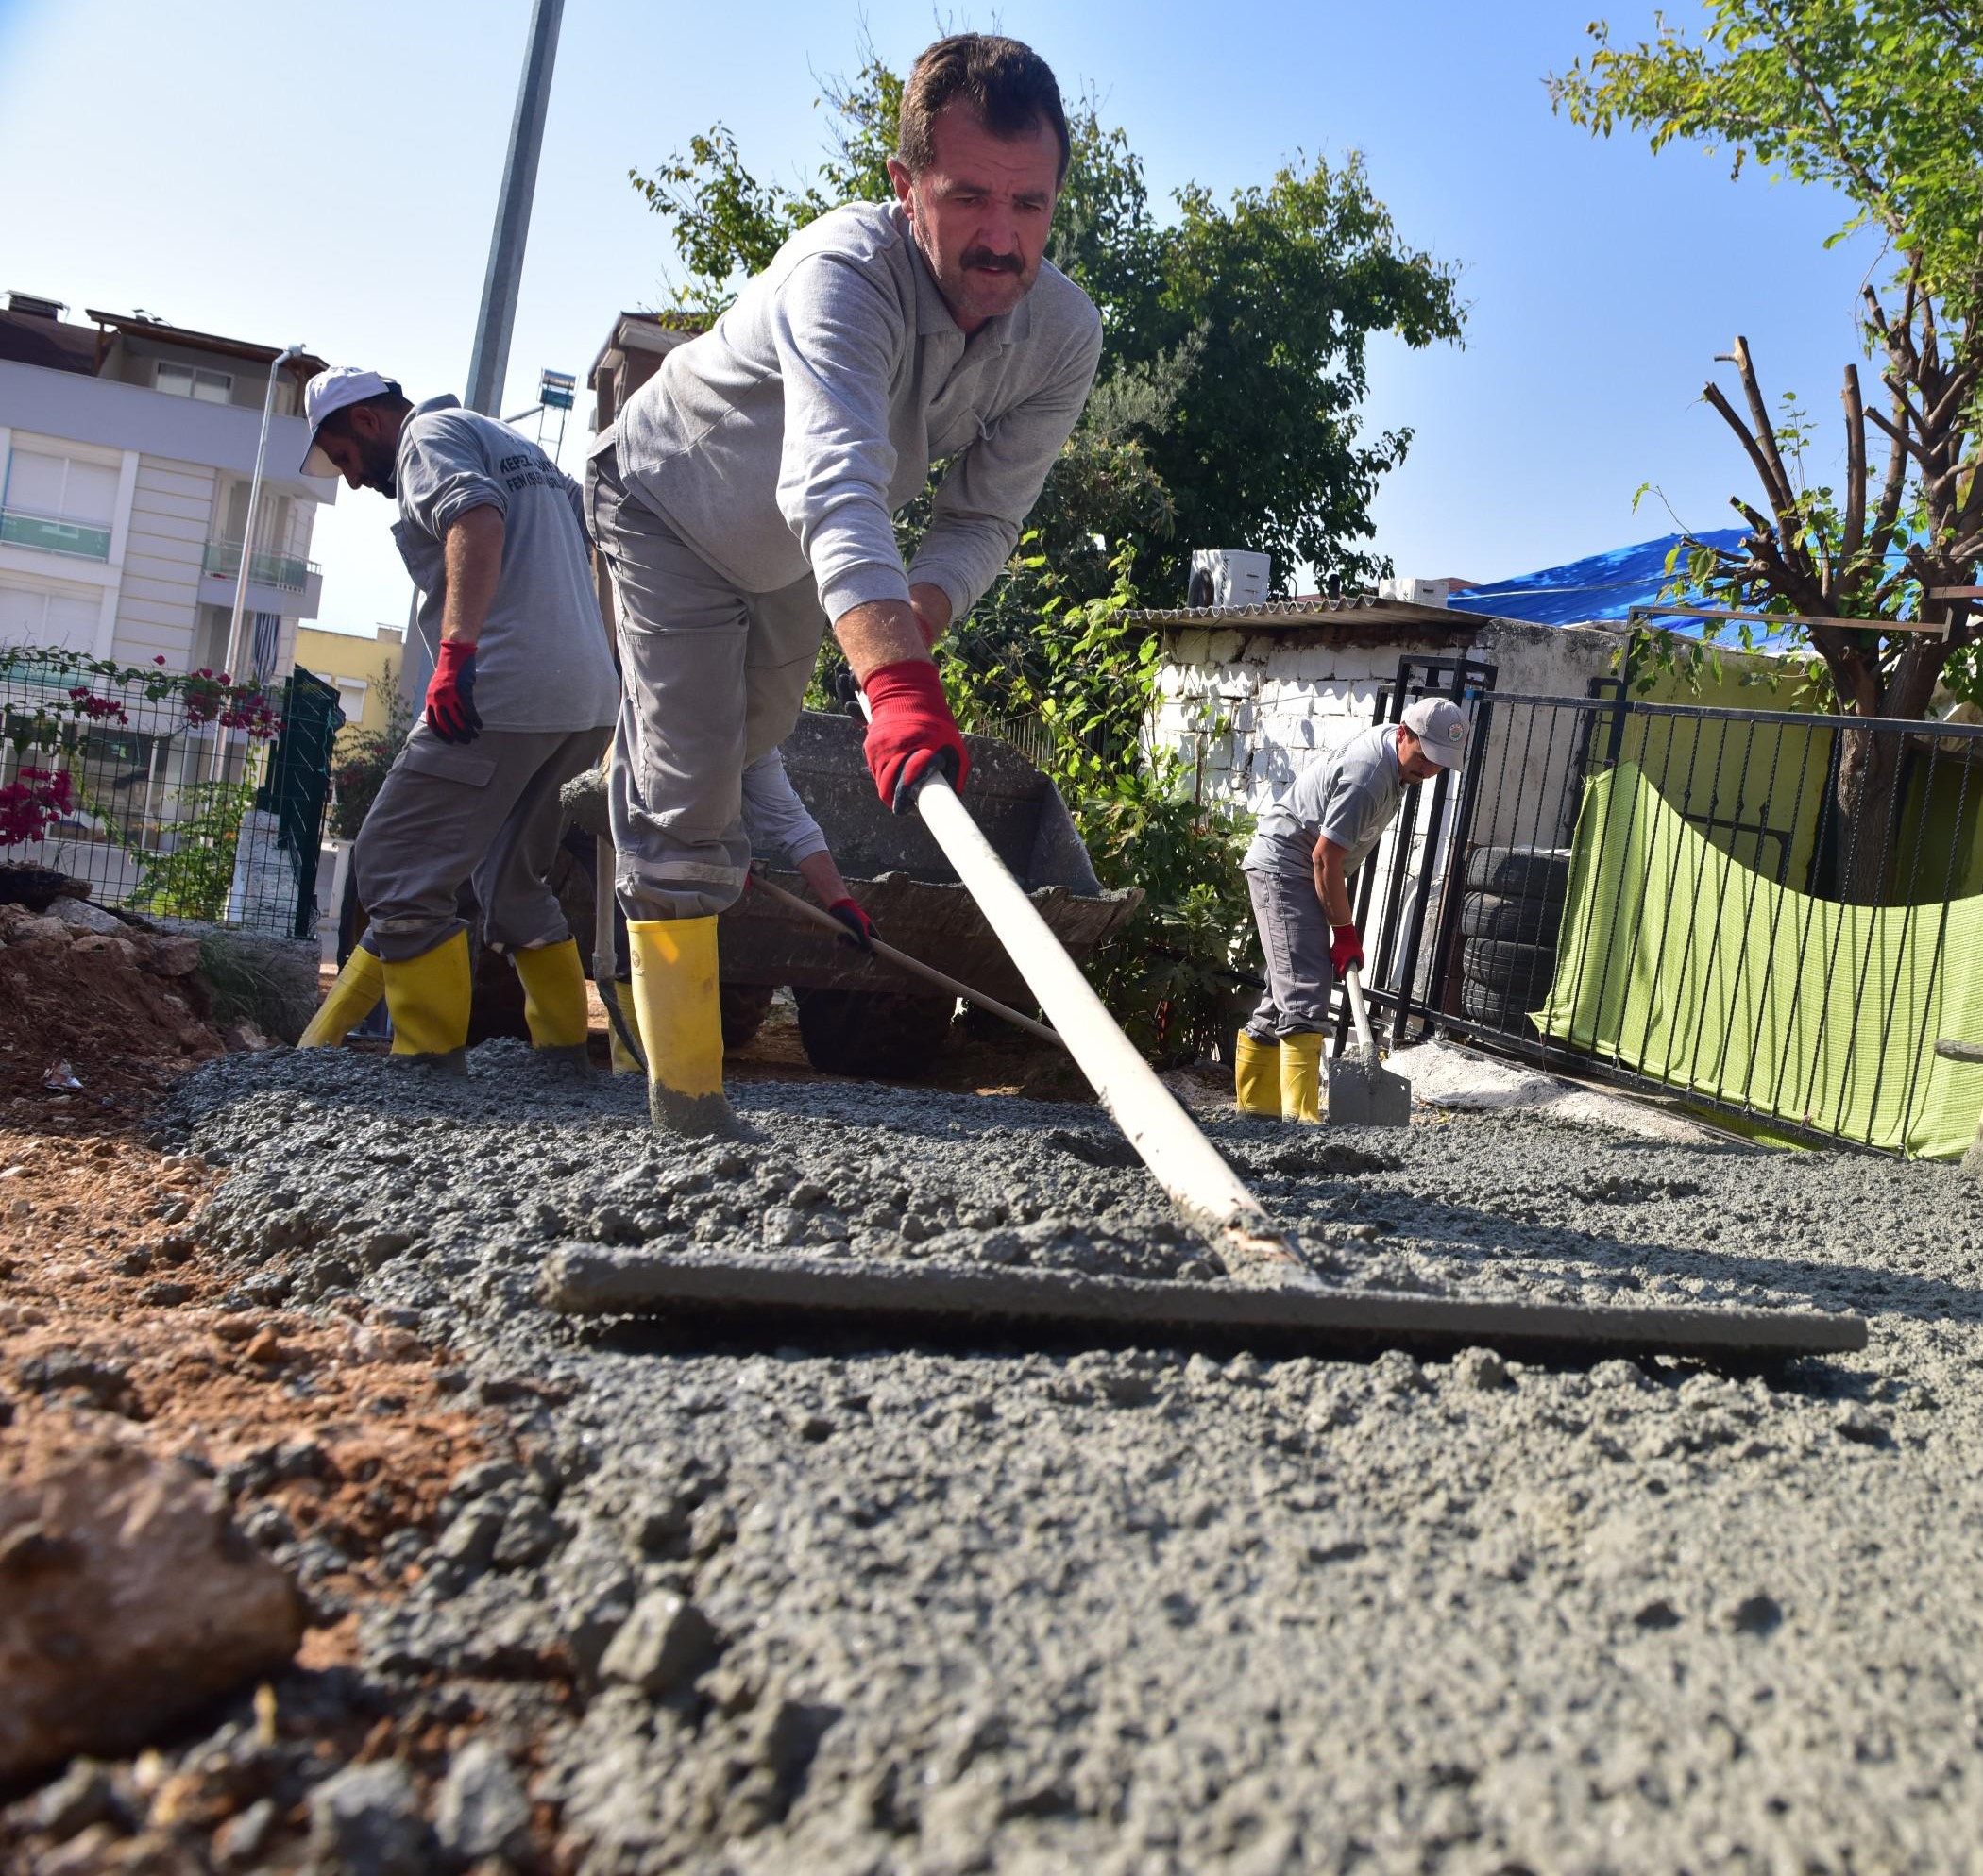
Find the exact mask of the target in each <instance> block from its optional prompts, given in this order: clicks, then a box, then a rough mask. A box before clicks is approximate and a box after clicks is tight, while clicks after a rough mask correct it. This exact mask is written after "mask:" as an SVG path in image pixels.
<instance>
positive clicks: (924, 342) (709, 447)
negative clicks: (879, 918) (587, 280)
mask: <svg viewBox="0 0 1983 1876" xmlns="http://www.w3.org/2000/svg"><path fill="white" fill-rule="evenodd" d="M1067 159H1068V138H1067V120H1066V116H1065V113H1064V112H1063V110H1062V109H1061V103H1060V93H1059V87H1058V86H1057V85H1056V84H1055V82H1054V76H1053V74H1052V73H1051V72H1050V71H1049V70H1048V69H1047V67H1046V65H1045V63H1044V62H1043V61H1042V59H1040V58H1039V57H1038V56H1037V55H1036V54H1034V53H1033V52H1031V51H1029V50H1028V49H1027V48H1026V47H1025V46H1023V45H1020V44H1018V43H1017V42H1014V41H1012V40H1008V39H1000V38H994V37H987V36H984V35H980V34H976V33H963V34H958V35H957V36H956V37H954V38H950V39H945V40H941V41H940V42H938V43H937V44H935V45H933V46H931V47H930V48H929V49H928V50H927V51H926V52H924V54H923V56H922V57H921V58H920V59H917V61H916V64H915V67H914V69H913V70H912V71H911V72H910V74H909V77H908V81H907V85H906V86H905V87H904V91H903V98H902V114H901V127H900V144H899V148H898V152H897V154H896V155H895V156H894V157H893V158H891V159H890V163H889V174H890V177H891V178H892V180H893V182H894V186H895V195H896V199H895V200H894V201H893V202H890V203H886V204H866V203H864V204H857V205H854V206H851V207H847V208H841V209H837V210H835V211H832V212H831V213H829V214H826V215H822V216H821V217H820V219H819V220H817V221H815V222H813V223H812V224H811V225H810V226H809V227H807V228H805V229H804V230H803V231H802V232H800V233H799V234H797V235H795V236H793V238H792V239H791V240H790V241H788V242H787V243H786V245H784V246H783V247H782V248H781V249H779V251H778V253H777V254H776V255H775V256H774V257H773V258H772V260H771V264H770V265H769V266H768V267H767V268H766V269H765V270H764V272H762V273H761V274H759V275H758V276H757V277H756V278H755V279H753V280H751V281H750V282H749V283H748V284H747V285H746V286H745V287H744V289H743V291H742V293H741V294H739V295H738V296H737V300H736V302H735V303H734V304H733V305H732V306H731V307H730V309H729V310H728V311H727V312H726V313H723V315H722V317H721V318H720V319H719V320H718V321H717V323H716V325H715V326H714V327H713V328H712V329H711V330H709V331H708V332H706V333H704V334H703V335H702V336H701V337H700V338H697V339H694V340H691V341H690V342H689V343H688V344H687V345H685V346H678V347H676V349H674V350H673V351H671V352H669V355H668V357H667V359H666V361H665V362H664V363H663V364H662V366H661V369H660V370H659V371H658V372H657V373H656V374H655V375H654V377H653V378H652V379H650V380H648V382H647V383H646V384H644V385H642V386H641V387H640V389H639V390H637V391H636V392H635V393H634V395H633V396H632V397H630V398H629V399H628V400H627V403H626V406H625V408H624V409H623V410H622V411H621V412H620V414H619V418H618V419H617V421H616V422H615V423H614V424H613V425H612V426H611V428H610V429H608V430H607V431H605V432H604V433H603V434H602V436H601V437H600V439H599V441H598V443H597V445H596V446H595V448H594V449H593V453H592V460H591V465H590V468H589V471H588V475H587V483H586V493H587V499H588V504H589V506H588V514H589V516H590V519H591V524H592V534H593V538H594V540H595V541H596V542H597V543H598V545H599V549H600V551H601V552H602V554H603V555H604V557H605V560H606V562H607V565H608V566H609V568H610V570H611V573H612V577H613V587H614V593H615V596H616V600H617V610H618V614H619V646H620V668H621V675H622V682H623V696H622V700H621V703H620V711H619V727H618V731H617V733H616V737H615V742H614V751H613V776H612V789H611V816H612V827H613V842H614V846H615V848H616V850H617V853H618V855H619V858H618V864H617V869H616V871H617V878H616V882H615V883H616V886H617V887H618V889H619V901H620V904H621V906H622V907H623V909H624V910H625V913H626V916H627V920H628V932H629V935H630V949H631V954H632V966H633V990H634V1002H635V1006H636V1011H637V1014H638V1019H639V1027H640V1034H641V1040H642V1047H643V1049H644V1051H645V1053H646V1056H647V1060H648V1071H649V1106H650V1109H651V1111H652V1113H653V1119H654V1124H655V1125H656V1127H658V1128H661V1129H664V1130H677V1131H683V1132H691V1133H712V1132H722V1131H727V1130H728V1129H729V1128H730V1126H731V1125H732V1124H733V1121H732V1117H731V1114H730V1111H729V1107H728V1104H727V1103H726V1102H725V1100H724V1099H723V1093H722V1036H721V1027H720V1020H719V1017H718V1011H717V955H716V919H717V914H719V913H720V912H721V911H722V910H723V908H724V907H725V906H727V905H729V904H733V903H734V902H735V901H736V899H737V895H738V894H739V893H740V892H741V891H742V890H743V886H744V878H745V873H746V870H747V869H748V867H749V864H750V841H749V838H748V836H747V834H746V831H745V827H744V822H743V818H742V810H743V772H744V769H745V768H746V767H747V766H748V765H749V764H750V763H751V762H753V761H754V760H755V759H756V758H757V757H758V756H760V755H762V754H763V753H764V752H766V751H768V750H771V749H775V748H776V747H777V746H778V745H779V744H780V743H781V742H783V741H784V740H785V738H786V736H787V735H788V734H789V733H790V731H791V729H792V726H793V724H794V723H795V722H796V721H797V720H798V715H799V708H800V703H801V700H802V698H803V696H804V693H805V685H806V682H807V680H808V679H809V678H810V676H811V675H812V670H813V667H814V664H815V662H816V659H817V654H818V651H819V647H820V641H821V638H822V635H823V634H824V633H825V631H826V629H827V627H828V626H829V625H830V626H831V627H832V629H833V632H834V635H835V636H836V638H837V639H838V640H839V645H840V649H841V650H842V651H844V652H845V653H846V656H847V662H848V664H849V665H850V666H851V667H852V668H853V671H854V675H855V678H856V680H857V681H858V682H859V683H860V684H861V685H862V686H863V688H864V689H865V691H866V693H867V700H868V703H869V706H870V708H871V710H872V712H873V720H872V722H871V723H870V726H869V731H868V738H867V756H868V763H869V767H870V769H872V770H873V776H874V782H875V786H876V787H877V789H878V790H879V791H880V794H881V798H882V800H883V801H884V802H886V803H889V804H890V806H891V807H893V808H894V809H895V810H896V812H898V813H907V811H908V810H909V809H910V808H911V806H912V805H913V801H914V791H915V788H916V786H917V784H918V783H919V782H920V781H921V780H922V779H923V778H924V775H925V774H927V773H929V772H931V771H932V770H934V769H941V770H942V771H944V772H947V773H948V775H949V777H950V779H951V780H952V781H953V782H954V783H958V784H961V783H962V781H963V779H964V772H965V769H966V766H967V765H966V757H965V753H964V745H963V739H962V738H961V736H959V735H958V728H957V723H956V720H955V718H953V717H952V715H951V712H950V706H949V704H948V702H947V701H946V700H945V698H944V695H943V687H942V684H941V681H940V680H939V678H938V676H937V668H936V665H935V663H934V662H933V661H932V659H931V656H930V647H931V646H932V645H933V644H934V643H935V641H936V638H937V636H938V634H941V632H942V631H943V629H944V628H945V627H946V626H947V625H949V624H951V623H953V622H954V621H956V620H958V619H960V618H962V617H963V616H964V615H965V614H966V613H967V612H969V611H970V609H971V607H972V606H973V605H975V603H976V601H977V600H978V598H979V597H980V596H981V595H982V594H983V593H984V591H985V589H986V588H987V587H988V586H990V585H991V583H992V581H993V580H995V579H996V578H997V577H998V575H999V572H1000V570H1001V569H1002V568H1003V566H1004V565H1005V563H1006V560H1007V558H1008V555H1009V554H1010V553H1011V551H1012V549H1013V546H1014V544H1015V542H1016V541H1017V539H1018V536H1019V529H1020V524H1021V522H1022V521H1023V520H1024V519H1025V515H1026V513H1027V511H1028V510H1029V509H1030V508H1031V507H1032V505H1033V502H1034V501H1035V499H1037V498H1038V496H1039V493H1040V486H1041V483H1042V482H1043V481H1044V479H1045V476H1046V472H1047V470H1048V468H1049V467H1051V466H1052V465H1053V462H1054V459H1055V457H1056V456H1057V455H1058V454H1059V449H1060V446H1061V445H1062V444H1063V443H1064V442H1065V441H1066V440H1067V436H1068V433H1069V432H1070V431H1072V430H1073V428H1074V426H1075V421H1076V418H1077V417H1078V416H1079V415H1080V412H1081V406H1082V404H1083V403H1084V402H1085V401H1086V398H1087V396H1088V388H1089V385H1090V383H1091V382H1092V380H1093V377H1094V367H1095V361H1096V358H1097V357H1098V356H1099V353H1100V348H1101V321H1100V317H1099V315H1098V314H1097V313H1096V312H1095V310H1094V308H1093V306H1092V305H1091V304H1090V303H1089V300H1088V298H1087V296H1085V295H1084V294H1083V293H1082V292H1081V291H1080V289H1079V288H1078V287H1076V286H1075V285H1074V284H1073V282H1072V281H1070V280H1069V279H1067V278H1066V277H1065V276H1064V275H1063V274H1061V273H1059V272H1058V271H1057V270H1056V269H1055V268H1054V267H1053V266H1052V265H1050V264H1049V263H1047V262H1046V261H1045V259H1044V256H1045V251H1046V242H1047V234H1048V231H1049V229H1050V228H1051V226H1052V222H1053V212H1054V204H1055V200H1056V197H1057V196H1058V194H1059V187H1060V183H1061V181H1062V179H1063V178H1064V177H1065V176H1066V173H1067ZM946 459H947V462H948V467H947V469H946V470H945V473H944V475H943V479H942V482H941V484H940V485H939V487H938V488H937V490H936V493H935V496H934V499H933V502H932V506H931V515H930V523H929V526H928V528H927V529H926V530H925V532H924V535H923V539H922V541H921V544H920V545H919V547H918V549H917V550H916V553H915V557H914V559H913V561H912V563H911V564H910V565H909V566H907V568H906V569H905V567H904V566H903V563H902V557H901V554H900V551H899V550H898V549H897V547H896V544H895V533H894V527H893V518H894V515H895V514H896V513H897V512H898V511H899V510H900V509H902V508H903V507H905V506H906V505H907V503H908V502H909V501H910V500H911V499H914V498H915V497H916V496H917V495H919V494H920V493H921V492H922V490H923V489H924V486H925V484H926V482H927V481H928V477H929V472H930V465H932V464H933V463H936V462H939V461H944V460H946Z"/></svg>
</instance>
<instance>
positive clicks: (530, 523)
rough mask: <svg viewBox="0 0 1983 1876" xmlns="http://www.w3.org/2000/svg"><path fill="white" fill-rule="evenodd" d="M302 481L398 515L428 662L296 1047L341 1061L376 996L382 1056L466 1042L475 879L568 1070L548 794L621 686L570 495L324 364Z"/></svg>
mask: <svg viewBox="0 0 1983 1876" xmlns="http://www.w3.org/2000/svg"><path fill="white" fill-rule="evenodd" d="M303 397H304V414H305V416H306V418H307V420H308V422H309V425H310V453H309V455H308V457H307V458H306V459H305V461H304V464H303V468H304V472H305V473H306V474H309V475H341V476H343V478H344V479H345V481H346V482H348V483H349V484H350V486H351V487H353V488H369V489H374V490H376V491H377V492H378V493H380V494H381V495H384V496H389V497H391V498H393V499H395V500H396V501H397V503H398V520H397V521H396V522H394V524H393V538H394V539H395V540H396V541H397V542H398V547H399V554H400V557H401V559H403V560H404V561H405V562H406V570H407V572H408V573H410V574H411V575H412V576H413V581H414V584H415V586H416V587H417V588H418V589H419V594H420V613H419V621H418V624H419V630H420V633H421V635H422V636H423V637H425V638H426V640H427V643H428V649H429V651H431V652H432V654H433V659H434V670H433V679H432V683H430V684H429V685H428V686H427V697H426V708H425V710H424V712H423V714H422V717H421V720H420V721H419V722H417V723H415V725H414V729H413V734H412V735H409V736H408V737H407V739H406V746H405V748H404V749H402V750H401V751H400V752H399V755H398V760H397V761H395V762H394V764H393V767H392V772H391V773H390V774H388V775H387V776H386V778H385V781H384V783H383V784H382V785H381V787H380V790H379V798H378V800H377V801H375V802H374V803H372V807H371V811H370V813H368V814H367V815H366V816H365V820H364V827H362V828H361V829H360V830H359V835H358V845H357V851H356V853H355V854H354V856H353V857H354V860H355V862H356V866H357V870H358V892H359V897H360V898H361V899H362V900H363V901H364V905H365V909H366V911H367V912H368V913H369V914H370V915H371V924H370V926H369V928H368V929H367V931H366V933H365V937H364V943H363V944H362V945H360V947H359V948H358V949H357V950H356V951H354V952H353V953H352V954H351V956H350V958H349V959H348V961H347V963H346V965H345V968H344V971H343V972H341V973H340V974H339V977H338V981H337V984H336V987H335V988H334V989H332V991H331V994H330V997H329V998H328V999H327V1000H326V1002H325V1004H324V1007H323V1008H322V1009H321V1010H320V1011H319V1012H318V1013H317V1017H316V1020H315V1021H314V1022H313V1023H312V1024H311V1026H310V1028H309V1029H308V1030H306V1031H305V1032H304V1036H303V1041H304V1043H305V1045H309V1046H314V1045H318V1044H326V1045H333V1046H334V1045H335V1044H336V1043H338V1042H340V1041H342V1040H343V1039H344V1037H345V1035H346V1033H347V1031H348V1030H349V1029H350V1028H351V1027H352V1025H353V1024H354V1023H357V1022H358V1021H360V1020H361V1019H362V1018H363V1017H364V1014H365V1012H366V1011H367V1010H369V1009H370V1008H371V1006H373V1005H374V1004H375V1003H376V1002H377V1001H378V999H379V997H380V995H381V992H382V993H383V995H384V997H385V1001H386V1006H387V1008H388V1009H389V1010H390V1011H391V1012H392V1018H393V1053H394V1054H395V1055H406V1056H429V1057H436V1058H440V1059H443V1060H446V1061H449V1062H450V1063H451V1062H453V1061H455V1060H456V1058H458V1056H459V1054H460V1051H461V1050H462V1048H463V1047H464V1045H465V1044H466V1041H467V1037H468V1006H469V1001H470V991H471V986H470V980H469V963H468V940H467V927H466V924H465V923H464V922H463V921H462V918H461V915H460V912H459V909H458V907H457V904H456V895H457V893H458V892H459V890H460V888H461V887H462V886H463V885H464V884H466V883H467V882H469V881H472V882H473V884H474V887H475V897H476V900H477V902H478V904H480V905H481V908H482V916H483V936H484V937H485V938H487V939H488V940H489V942H490V943H492V944H498V945H501V946H503V947H504V948H505V949H506V950H507V951H508V952H509V954H510V958H511V961H512V963H513V964H514V965H515V967H516V971H517V976H518V977H519V978H520V979H521V980H522V983H523V995H524V1014H525V1017H526V1019H527V1021H528V1022H529V1024H530V1033H531V1040H532V1042H533V1043H534V1045H535V1046H536V1047H537V1048H539V1049H547V1050H554V1051H556V1052H557V1053H558V1054H559V1055H561V1056H565V1057H567V1058H568V1059H570V1060H573V1061H581V1060H583V1058H584V1056H585V1029H586V1007H587V1006H586V1000H585V968H584V966H583V965H582V963H581V962H580V959H579V955H578V946H577V945H576V944H575V943H574V942H573V941H572V937H571V929H570V927H569V926H568V924H567V923H566V921H565V914H564V912H563V911H562V910H561V909H560V907H559V905H558V899H557V894H556V893H554V892H553V891H552V890H551V864H552V862H553V861H554V860H555V858H556V857H557V847H558V836H559V832H560V811H559V803H558V790H559V788H560V787H561V786H563V785H564V784H565V783H566V782H568V781H569V780H570V779H571V777H572V776H574V775H576V774H577V773H578V772H579V771H580V770H581V769H587V768H590V767H591V766H592V764H593V763H594V762H595V761H597V760H598V757H599V752H600V750H601V748H602V745H603V743H604V741H605V733H606V727H607V725H608V724H610V723H611V722H612V720H613V711H614V703H615V698H616V695H617V691H618V684H617V682H616V679H615V676H614V671H613V650H612V646H611V645H610V644H609V643H608V641H607V638H606V632H605V626H604V623H603V622H602V619H601V618H600V616H599V600H598V597H597V594H596V592H595V589H594V586H593V583H592V569H591V562H590V559H589V557H588V555H587V552H586V548H585V531H584V528H583V527H582V526H581V523H580V518H579V490H578V486H577V484H576V483H575V482H572V480H571V479H570V477H568V476H567V475H565V474H563V473H562V472H561V471H560V470H559V469H558V467H557V465H555V464H554V463H552V462H551V459H550V458H549V457H548V456H546V455H545V453H544V452H543V450H541V449H539V448H537V446H536V445H535V444H534V443H532V442H530V441H528V440H527V439H526V438H524V437H522V436H519V435H518V434H517V432H516V431H513V430H510V429H508V428H507V427H506V426H504V425H502V424H500V423H498V422H496V421H495V420H494V419H493V418H491V417H485V416H481V415H478V414H476V413H475V412H473V411H465V410H463V409H462V407H461V405H460V403H459V402H458V401H457V400H456V399H455V398H453V397H430V398H429V399H428V400H427V401H426V402H425V403H423V404H415V403H413V402H411V401H410V400H409V399H408V398H407V397H406V396H405V395H404V394H403V393H402V392H401V391H400V389H399V387H398V384H396V383H394V382H393V381H392V380H389V379H385V378H381V376H380V375H379V374H378V373H377V372H372V371H362V370H358V369H356V368H354V367H351V366H348V365H335V366H332V367H331V368H330V370H328V371H322V372H319V373H318V374H317V375H316V377H314V378H313V379H312V380H310V382H309V384H308V385H307V386H306V387H305V389H304V394H303Z"/></svg>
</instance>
